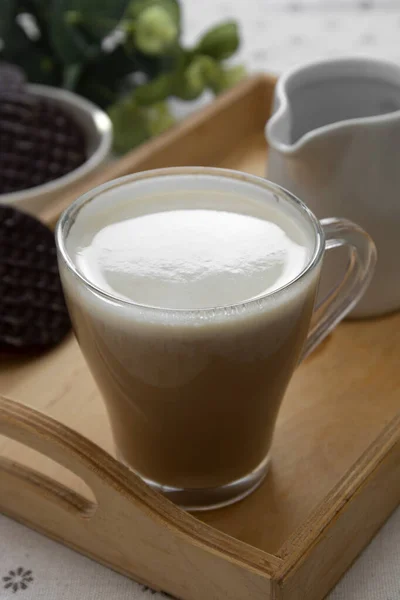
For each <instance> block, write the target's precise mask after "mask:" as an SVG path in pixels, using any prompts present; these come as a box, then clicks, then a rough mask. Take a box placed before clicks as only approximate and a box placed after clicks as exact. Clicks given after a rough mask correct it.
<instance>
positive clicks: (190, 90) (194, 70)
mask: <svg viewBox="0 0 400 600" xmlns="http://www.w3.org/2000/svg"><path fill="white" fill-rule="evenodd" d="M220 75H221V67H220V65H219V64H218V62H217V61H216V60H214V59H213V58H211V56H204V55H198V56H194V57H193V58H192V60H191V61H190V63H189V64H188V65H187V66H186V67H185V68H184V69H183V70H182V71H181V72H180V74H179V75H178V76H177V78H176V79H175V84H174V87H173V90H172V93H173V94H174V96H177V97H178V98H181V99H182V100H194V99H195V98H198V96H200V94H201V93H202V92H203V91H204V90H205V89H206V88H207V87H210V86H212V85H214V83H215V82H216V81H218V79H219V77H220Z"/></svg>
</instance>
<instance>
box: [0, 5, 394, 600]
mask: <svg viewBox="0 0 400 600" xmlns="http://www.w3.org/2000/svg"><path fill="white" fill-rule="evenodd" d="M0 1H1V0H0ZM184 6H185V21H186V23H185V32H186V34H185V35H186V36H187V39H188V41H192V40H193V39H195V37H196V35H197V34H198V33H200V32H201V31H202V30H204V29H205V28H206V27H208V26H209V25H210V24H212V23H214V22H216V21H217V20H220V19H225V18H229V17H234V18H236V19H238V21H239V22H240V23H241V24H242V35H243V39H244V43H243V47H242V49H241V51H240V57H239V58H240V59H241V60H243V61H244V62H246V64H247V65H248V68H249V69H250V70H252V71H260V70H268V71H274V72H276V73H279V72H281V71H282V70H284V69H286V68H288V67H290V66H292V65H294V64H298V63H301V62H303V61H306V60H310V59H314V58H322V57H330V56H340V55H346V54H361V55H370V56H376V57H385V58H390V59H392V60H395V61H398V62H400V0H375V1H373V0H358V1H354V0H184ZM0 493H1V490H0ZM383 493H384V492H383ZM132 543H135V541H134V540H132ZM150 596H151V597H152V598H154V599H157V598H158V599H161V598H162V597H163V596H162V595H161V594H157V593H154V592H152V591H151V590H148V589H146V588H143V586H140V585H138V584H136V583H134V582H132V581H130V580H128V579H126V578H125V577H123V576H121V575H118V574H116V573H113V572H112V571H110V570H108V569H106V568H104V567H102V566H100V565H98V564H96V563H94V562H93V561H91V560H89V559H86V558H84V557H82V556H80V555H78V554H76V553H75V552H73V551H71V550H68V549H67V548H64V547H63V546H61V545H59V544H56V543H54V542H52V541H50V540H48V539H46V538H44V537H42V536H40V535H38V534H36V533H34V532H32V531H30V530H29V529H27V528H25V527H23V526H21V525H18V524H17V523H14V522H13V521H10V520H9V519H7V518H5V517H3V516H0V599H7V600H8V599H10V598H16V597H18V598H21V600H41V599H43V600H50V599H51V600H75V599H78V598H79V599H80V598H82V599H85V600H91V599H93V600H110V599H112V600H125V599H126V600H128V599H129V600H135V599H138V600H144V599H145V598H148V597H150ZM329 598H330V600H399V599H400V510H398V511H397V512H396V513H395V514H394V515H393V516H392V518H391V519H390V520H389V521H388V523H387V524H386V525H385V527H384V528H383V529H382V530H381V531H380V533H379V534H378V535H377V536H376V538H375V539H374V541H373V542H372V543H371V544H370V546H369V547H368V548H367V549H366V550H365V551H364V553H363V554H362V555H361V556H360V558H359V559H358V560H357V562H356V563H355V565H354V566H353V567H352V568H351V569H350V570H349V571H348V573H347V574H346V575H345V577H344V578H343V579H342V580H341V581H340V583H339V584H338V585H337V587H336V588H335V589H334V590H333V592H332V593H331V595H330V596H329ZM204 600H208V599H206V598H205V599H204ZM221 600H222V599H221ZM249 600H251V599H249Z"/></svg>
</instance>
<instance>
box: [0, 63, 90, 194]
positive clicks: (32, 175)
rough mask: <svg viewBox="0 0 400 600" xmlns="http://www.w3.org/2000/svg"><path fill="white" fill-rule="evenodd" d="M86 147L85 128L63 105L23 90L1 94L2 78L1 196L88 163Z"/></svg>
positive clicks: (0, 101) (11, 90)
mask: <svg viewBox="0 0 400 600" xmlns="http://www.w3.org/2000/svg"><path fill="white" fill-rule="evenodd" d="M0 75H1V73H0ZM85 147H86V142H85V135H84V132H83V131H82V128H81V127H80V125H79V124H78V123H76V122H75V120H74V118H73V117H72V116H71V115H69V114H68V113H67V112H66V111H65V110H64V109H63V108H62V107H61V106H59V105H58V104H56V103H55V102H53V101H50V100H48V99H45V98H41V97H39V96H36V95H34V94H31V93H29V92H27V91H25V90H24V89H15V88H12V89H5V90H3V91H2V90H1V79H0V148H1V154H0V194H7V193H10V192H16V191H20V190H25V189H28V188H32V187H35V186H37V185H41V184H43V183H47V182H48V181H52V180H53V179H57V178H58V177H62V176H63V175H66V174H67V173H70V172H71V171H73V170H74V169H76V168H77V167H79V166H80V165H81V164H83V163H84V162H85V160H86V150H85Z"/></svg>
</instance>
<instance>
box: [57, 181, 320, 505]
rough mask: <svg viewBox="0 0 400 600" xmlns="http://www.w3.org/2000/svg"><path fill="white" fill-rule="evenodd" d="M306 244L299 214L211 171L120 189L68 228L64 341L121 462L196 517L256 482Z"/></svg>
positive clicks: (292, 329)
mask: <svg viewBox="0 0 400 600" xmlns="http://www.w3.org/2000/svg"><path fill="white" fill-rule="evenodd" d="M315 244H316V242H315V235H314V234H313V230H312V227H311V225H310V223H309V222H308V221H307V219H306V218H305V217H304V216H303V214H302V212H301V210H300V209H298V208H297V207H296V206H295V205H293V204H290V203H288V204H285V203H284V202H282V201H281V200H280V198H279V197H277V196H276V194H274V193H272V192H268V191H267V190H265V189H262V188H260V187H257V186H256V185H251V184H249V183H247V182H243V181H241V180H240V179H237V180H232V182H230V181H229V179H225V178H224V177H221V176H220V175H210V174H207V173H205V174H204V175H196V176H186V175H175V176H174V175H168V176H165V175H159V176H158V177H156V176H154V177H151V176H150V175H149V174H147V176H146V174H143V177H142V178H141V179H138V180H133V181H124V180H121V182H119V185H118V186H116V187H107V186H106V187H105V189H104V191H100V192H99V193H98V195H97V196H95V197H92V199H90V201H88V202H86V203H82V204H81V206H79V208H78V209H77V211H76V213H75V214H74V215H73V216H72V219H71V225H70V226H69V230H68V233H67V238H66V252H67V253H68V256H69V260H70V261H71V264H72V265H73V269H72V270H71V268H67V266H66V264H65V263H64V261H63V260H60V270H61V276H62V280H63V285H64V290H65V294H66V297H67V302H68V306H69V310H70V314H71V317H72V321H73V324H74V329H75V332H76V336H77V338H78V342H79V344H80V346H81V349H82V351H83V353H84V355H85V357H86V360H87V362H88V364H89V366H90V369H91V371H92V373H93V375H94V378H95V380H96V382H97V383H98V385H99V388H100V390H101V392H102V394H103V397H104V400H105V402H106V405H107V410H108V414H109V417H110V421H111V425H112V430H113V434H114V438H115V443H116V446H117V449H118V453H119V456H120V458H121V460H123V461H124V462H125V463H126V464H128V465H129V466H130V467H131V468H132V469H133V470H134V471H135V472H136V473H138V474H139V475H140V476H141V477H142V478H143V479H145V480H146V481H147V482H148V483H150V485H152V486H154V487H155V488H157V489H160V490H161V491H163V492H164V493H166V494H169V495H170V497H171V498H173V499H177V500H178V501H179V502H181V503H182V504H184V505H186V506H191V507H198V506H202V503H203V496H204V493H207V492H209V491H210V490H216V489H217V490H221V494H220V496H219V500H220V501H221V502H224V501H225V500H224V499H226V498H228V497H229V494H231V495H235V494H236V495H238V493H242V492H245V491H246V490H247V488H249V485H248V483H246V482H247V481H248V479H249V478H250V483H251V484H252V486H253V487H254V485H255V484H256V483H258V482H259V481H260V480H261V478H262V475H263V474H264V473H265V470H266V464H267V462H268V457H269V451H270V447H271V441H272V434H273V430H274V426H275V421H276V417H277V414H278V410H279V407H280V404H281V401H282V398H283V395H284V393H285V390H286V387H287V385H288V382H289V379H290V377H291V375H292V372H293V370H294V368H295V366H296V364H297V363H298V361H299V358H300V355H301V351H302V347H303V344H304V341H305V339H306V336H307V331H308V329H309V324H310V319H311V314H312V311H313V306H314V299H315V293H316V287H317V282H318V276H319V267H318V268H316V269H313V270H312V271H311V272H310V273H306V272H305V271H306V270H307V266H308V265H309V264H310V262H311V261H312V259H313V255H315V252H316V248H315ZM251 478H253V479H254V481H253V479H251ZM235 486H236V488H235ZM241 486H242V487H241ZM250 487H251V486H250ZM235 489H236V491H235V494H233V492H232V490H233V491H234V490H235ZM229 490H230V491H229ZM185 493H186V495H185ZM202 494H203V495H202ZM204 497H205V496H204ZM197 498H198V500H197ZM204 503H205V504H207V501H204ZM214 503H216V504H217V503H218V502H215V500H214Z"/></svg>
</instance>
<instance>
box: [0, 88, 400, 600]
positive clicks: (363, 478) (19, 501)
mask: <svg viewBox="0 0 400 600" xmlns="http://www.w3.org/2000/svg"><path fill="white" fill-rule="evenodd" d="M272 91H273V79H271V78H268V77H263V76H259V77H256V78H254V79H251V80H249V81H247V82H246V83H245V84H243V85H242V86H239V87H238V89H235V90H232V91H231V92H229V93H228V94H226V95H225V96H223V97H221V98H219V99H218V100H217V102H215V104H213V105H212V106H209V107H208V108H206V109H205V111H202V112H201V113H199V114H197V115H195V116H194V117H191V118H189V119H188V120H187V121H186V122H184V123H183V124H181V125H178V126H177V127H175V128H174V129H173V130H172V131H170V132H168V133H166V134H165V135H163V136H161V137H160V138H158V139H156V140H154V141H152V142H150V143H149V144H147V145H145V146H143V147H142V148H140V149H139V150H138V151H134V152H132V153H131V154H130V155H128V156H127V157H125V158H124V159H123V160H122V161H119V162H117V163H114V164H113V165H111V166H110V167H109V168H108V169H106V170H105V171H104V172H103V173H101V174H100V175H98V176H97V177H96V179H95V180H93V181H92V182H91V183H90V187H92V186H93V185H95V184H96V185H97V184H99V183H102V182H103V181H106V180H108V179H110V178H113V177H116V176H121V175H125V174H127V173H129V172H133V171H137V170H142V169H149V168H156V167H162V166H168V165H171V166H172V165H175V166H177V165H190V164H197V165H209V164H213V165H215V166H222V167H228V168H234V169H240V170H243V171H248V172H251V173H254V174H257V175H261V176H262V175H263V174H264V172H265V162H266V156H267V148H266V143H265V139H264V134H263V128H264V122H265V120H266V118H267V115H268V112H269V110H270V105H271V98H272ZM232 124H235V126H233V125H232ZM83 191H84V190H83V189H79V190H76V193H77V194H78V193H79V194H80V193H82V192H83ZM72 199H73V198H72V197H71V196H69V197H63V198H60V200H59V202H58V203H57V204H56V205H55V206H53V207H52V209H51V210H48V211H46V213H43V215H42V217H43V219H45V220H46V221H47V222H49V223H53V222H54V221H55V218H56V217H57V216H58V212H59V211H60V209H62V208H64V207H65V206H66V205H67V204H68V203H69V202H70V201H71V200H72ZM399 347H400V314H395V315H391V316H388V317H385V318H381V319H375V320H369V321H362V322H346V323H345V324H343V325H341V326H340V327H339V328H338V329H337V330H336V331H335V333H334V334H333V335H331V336H330V337H329V338H328V339H327V340H326V341H325V342H324V343H323V344H322V345H321V347H320V348H318V350H317V351H316V352H314V353H313V354H312V355H311V356H310V358H309V359H307V360H306V361H305V362H304V363H303V364H302V365H301V366H300V367H299V368H298V369H297V371H296V373H295V375H294V377H293V379H292V382H291V384H290V386H289V390H288V392H287V395H286V398H285V401H284V404H283V407H282V410H281V413H280V416H279V420H278V426H277V432H276V436H275V441H274V446H273V460H272V467H271V470H270V473H269V475H268V476H267V478H266V480H265V482H264V484H263V485H262V486H261V487H260V488H259V489H258V490H257V491H256V492H255V493H253V494H252V495H251V496H250V497H248V498H247V499H246V500H245V501H243V502H241V503H238V504H236V505H234V506H232V507H228V508H225V509H221V510H218V511H213V512H210V513H202V514H199V515H198V516H197V517H196V518H194V517H192V516H190V515H187V514H186V513H184V512H182V511H180V510H179V509H178V508H176V507H174V506H173V505H172V504H170V503H169V502H167V501H166V500H164V499H163V498H161V497H160V496H158V495H157V494H155V493H154V492H152V491H151V490H149V489H148V488H147V486H145V485H144V484H143V483H142V482H141V481H140V480H138V479H137V478H136V477H135V476H134V475H133V474H132V473H131V472H130V471H129V470H127V469H126V468H125V467H123V465H120V464H119V463H118V462H116V461H115V460H114V459H113V458H112V456H111V455H113V454H114V447H113V442H112V438H111V433H110V428H109V425H108V421H107V417H106V413H105V409H104V406H103V403H102V401H101V399H100V396H99V393H98V391H97V389H96V387H95V385H94V382H93V380H92V377H91V375H90V374H89V372H88V369H87V368H86V366H85V363H84V360H83V358H82V356H81V353H80V351H79V348H78V346H77V344H76V341H75V339H74V338H73V336H70V337H69V338H68V339H67V340H65V342H64V343H63V344H61V345H60V346H59V347H57V348H56V349H55V350H53V351H52V352H51V353H48V354H46V355H43V356H42V357H40V358H37V359H26V358H25V359H23V358H20V359H18V358H14V359H9V360H7V361H6V360H5V359H4V360H3V361H2V363H1V365H0V394H3V395H5V396H9V397H11V398H13V399H15V400H18V401H20V402H22V403H26V404H32V405H33V406H34V407H35V409H39V410H40V411H43V412H44V413H46V415H50V416H51V417H53V419H54V420H53V419H52V418H50V417H49V416H44V415H40V414H37V413H36V412H32V411H31V410H30V409H27V408H26V407H24V406H18V405H17V406H16V405H14V404H12V403H10V402H9V401H7V400H5V399H2V400H0V434H1V433H3V437H1V436H0V456H1V460H0V510H2V511H3V512H5V513H6V514H9V515H10V516H13V517H14V518H16V519H18V520H21V521H22V522H25V523H27V524H28V525H30V526H31V527H34V528H36V529H38V530H39V531H42V532H44V533H45V534H46V535H49V536H50V537H53V538H55V539H58V540H60V541H63V542H64V543H66V544H68V545H70V546H71V547H73V548H75V549H77V550H79V551H81V552H83V553H84V554H87V555H89V556H92V557H93V558H95V559H96V560H98V561H99V562H103V563H104V564H107V565H109V566H111V567H112V568H114V569H116V570H118V571H120V572H122V573H125V574H127V575H129V576H131V577H134V578H135V579H138V580H141V581H143V582H145V583H148V584H149V585H152V586H153V587H154V586H155V587H157V588H159V589H164V590H165V591H167V592H169V593H172V594H174V595H175V596H177V597H180V598H183V599H192V598H193V599H196V600H197V598H199V599H200V598H201V599H202V600H204V598H216V599H217V598H218V599H219V598H232V600H236V598H237V599H239V598H250V599H254V600H258V599H259V598H260V600H261V598H263V599H265V600H268V599H269V598H271V599H274V600H300V599H303V598H304V599H307V600H319V599H320V598H323V596H324V595H325V594H326V593H327V592H328V591H329V589H330V588H331V587H332V585H334V583H335V582H336V581H337V579H338V578H339V577H340V576H341V575H342V574H343V573H344V571H345V570H346V569H347V568H348V567H349V565H350V564H351V563H352V561H353V560H354V559H355V557H356V556H357V554H358V553H359V552H360V551H361V550H362V548H363V547H364V546H365V545H366V544H367V543H368V541H369V539H370V538H371V537H372V536H373V535H374V533H375V532H376V530H377V529H378V528H379V527H380V526H381V524H382V523H383V522H384V520H385V519H386V518H387V517H388V516H389V514H390V513H391V512H392V510H393V509H394V508H395V507H396V506H397V505H398V503H399V499H400V477H399V474H400V473H399V468H400V467H399V465H400V440H399V436H400V413H399V391H400V369H399V368H398V362H399V361H398V358H399ZM4 434H7V436H8V437H4ZM80 434H81V435H80ZM82 435H83V436H85V437H82ZM10 438H12V440H11V439H10ZM38 451H39V452H40V453H41V454H38ZM49 457H50V458H49ZM55 461H56V462H55ZM60 464H61V465H62V466H61V467H60Z"/></svg>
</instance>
